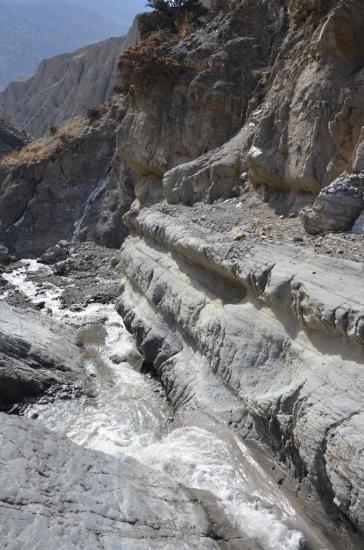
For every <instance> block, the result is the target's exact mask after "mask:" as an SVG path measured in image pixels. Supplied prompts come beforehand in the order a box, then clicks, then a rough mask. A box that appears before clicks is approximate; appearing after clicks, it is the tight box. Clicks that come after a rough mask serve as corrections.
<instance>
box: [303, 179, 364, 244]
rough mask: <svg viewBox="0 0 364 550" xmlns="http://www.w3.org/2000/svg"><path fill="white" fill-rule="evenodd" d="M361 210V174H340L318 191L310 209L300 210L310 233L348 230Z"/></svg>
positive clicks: (363, 206)
mask: <svg viewBox="0 0 364 550" xmlns="http://www.w3.org/2000/svg"><path fill="white" fill-rule="evenodd" d="M363 209H364V172H359V173H358V174H343V175H342V176H340V177H339V178H337V179H336V180H335V181H334V182H333V183H331V184H330V185H328V186H327V187H324V189H322V191H320V193H319V195H318V196H317V198H316V200H315V203H314V205H313V208H307V209H304V210H303V211H302V219H303V224H304V227H305V229H306V231H307V232H308V233H311V234H316V233H327V232H330V231H341V232H343V231H350V229H352V227H353V225H354V224H355V222H356V220H358V218H359V216H360V214H361V212H362V210H363ZM359 223H360V222H358V225H359ZM358 232H359V231H358Z"/></svg>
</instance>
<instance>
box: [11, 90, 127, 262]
mask: <svg viewBox="0 0 364 550" xmlns="http://www.w3.org/2000/svg"><path fill="white" fill-rule="evenodd" d="M124 112H125V108H124V102H123V100H122V99H120V100H115V102H114V103H112V104H111V105H109V106H108V107H107V108H105V109H104V112H103V114H102V115H101V117H100V118H99V119H98V120H96V121H95V122H93V123H90V122H89V121H88V120H87V119H86V118H84V117H76V118H75V119H71V120H70V121H69V122H68V123H67V124H66V125H65V126H63V127H61V128H60V129H59V130H58V131H57V133H56V134H55V136H52V137H50V138H44V139H41V140H38V141H35V142H34V143H33V144H32V145H30V146H29V147H28V148H26V149H24V150H23V151H22V152H21V154H20V153H19V155H18V156H15V157H14V159H12V160H11V162H10V161H9V162H5V161H4V162H3V163H0V193H1V201H0V240H1V241H2V242H4V243H5V244H6V246H7V247H8V248H9V250H10V252H11V253H14V254H16V255H18V256H19V257H24V256H25V257H34V256H38V255H40V254H41V253H43V252H44V251H45V250H46V249H47V248H49V247H50V246H52V245H55V244H56V243H57V242H59V241H60V240H62V239H72V238H77V239H78V240H87V239H93V240H94V241H96V242H99V243H101V244H103V245H106V246H118V245H120V242H121V241H122V239H123V236H124V234H125V228H123V225H122V220H121V218H122V214H123V213H124V212H125V210H126V209H127V207H128V205H129V204H130V202H131V201H132V198H133V191H132V188H131V189H129V187H130V184H129V182H128V177H129V176H128V171H127V170H126V169H125V167H124V168H123V167H122V166H120V165H119V163H118V164H117V169H115V170H112V167H111V163H112V157H113V154H114V149H115V128H116V126H117V120H118V119H120V117H122V116H123V113H124ZM129 193H130V195H131V196H129Z"/></svg>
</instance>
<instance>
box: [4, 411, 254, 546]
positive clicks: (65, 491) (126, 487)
mask: <svg viewBox="0 0 364 550" xmlns="http://www.w3.org/2000/svg"><path fill="white" fill-rule="evenodd" d="M50 457H51V458H50ZM0 462H1V471H0V501H1V502H2V507H1V526H0V535H1V540H2V544H3V545H4V548H7V547H9V548H10V547H12V548H20V547H21V546H23V545H24V544H26V545H29V546H30V547H35V546H37V547H38V548H39V549H40V550H46V549H48V548H49V547H50V546H49V545H50V540H51V541H52V542H51V547H52V548H62V547H63V548H82V547H83V548H105V549H106V548H107V549H110V550H111V549H112V548H121V547H122V548H123V549H125V550H136V549H142V548H152V549H155V550H157V549H159V548H162V547H163V548H166V549H170V550H172V549H176V548H180V549H181V550H182V549H186V550H187V549H196V550H197V549H198V550H218V549H219V548H220V546H219V544H218V542H217V541H216V540H214V539H215V536H214V533H213V530H212V528H211V525H210V522H209V518H208V516H207V514H206V512H205V511H204V510H203V508H202V507H201V505H200V504H199V503H198V502H197V501H196V499H194V498H193V497H192V496H191V495H189V494H188V493H187V491H186V490H184V489H183V487H181V486H180V485H178V484H177V483H176V482H175V481H173V479H171V478H170V477H168V476H167V475H165V474H162V473H158V472H156V471H154V470H152V469H151V468H147V467H145V466H142V465H141V464H139V463H138V462H137V461H136V460H133V459H132V458H129V457H125V458H121V459H116V458H114V457H112V456H109V455H106V454H103V453H99V452H96V451H90V450H86V449H83V448H82V447H79V446H78V445H75V444H74V443H72V442H70V441H69V440H66V439H64V438H61V437H59V436H57V435H56V434H55V433H54V432H51V431H49V430H47V429H45V428H44V427H42V425H41V424H39V423H36V422H35V421H32V420H26V419H20V418H16V417H13V416H11V417H9V416H7V415H4V414H1V413H0ZM246 548H251V549H252V550H254V548H255V546H254V545H251V546H247V547H246Z"/></svg>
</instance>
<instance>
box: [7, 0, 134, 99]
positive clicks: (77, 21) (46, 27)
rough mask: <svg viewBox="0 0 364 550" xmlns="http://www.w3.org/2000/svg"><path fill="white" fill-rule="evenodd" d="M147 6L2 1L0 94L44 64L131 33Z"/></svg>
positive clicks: (88, 0) (92, 0)
mask: <svg viewBox="0 0 364 550" xmlns="http://www.w3.org/2000/svg"><path fill="white" fill-rule="evenodd" d="M144 6H145V1H144V0H120V1H118V0H57V1H55V0H0V90H1V89H2V88H4V87H5V86H6V85H7V84H8V83H9V82H10V81H12V80H16V79H18V78H20V77H23V76H26V75H30V74H32V73H33V72H34V71H35V70H36V68H37V66H38V64H39V63H40V62H41V61H42V60H43V59H46V58H49V57H53V56H55V55H58V54H60V53H64V52H71V51H73V50H75V49H77V48H80V47H82V46H86V45H88V44H92V43H95V42H99V41H101V40H104V39H106V38H109V37H111V36H120V35H122V34H125V33H126V32H127V29H128V28H129V25H130V24H131V21H132V19H133V16H134V15H135V14H136V13H137V12H138V11H142V10H143V9H145V8H144Z"/></svg>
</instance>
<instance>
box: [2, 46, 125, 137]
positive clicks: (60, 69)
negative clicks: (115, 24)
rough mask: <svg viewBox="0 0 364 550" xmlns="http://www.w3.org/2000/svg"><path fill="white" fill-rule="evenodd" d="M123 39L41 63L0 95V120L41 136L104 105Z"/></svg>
mask: <svg viewBox="0 0 364 550" xmlns="http://www.w3.org/2000/svg"><path fill="white" fill-rule="evenodd" d="M124 43H125V38H123V37H122V38H110V39H108V40H105V41H104V42H100V43H99V44H94V45H92V46H88V47H86V48H82V49H80V50H77V51H76V52H73V53H71V54H63V55H59V56H57V57H53V58H51V59H47V60H45V61H42V63H41V64H40V65H39V68H38V70H37V72H36V73H35V74H34V75H32V76H30V77H29V78H26V79H23V80H19V81H16V82H12V83H11V84H9V86H8V87H7V88H6V90H4V92H2V93H1V94H0V117H3V118H5V119H6V120H9V121H10V122H11V123H12V124H14V125H15V126H17V127H19V128H23V129H24V130H26V131H27V132H29V133H30V134H32V135H34V136H41V135H42V134H44V133H45V132H47V131H48V130H49V128H51V126H55V125H57V124H59V123H61V122H62V121H64V120H65V119H67V118H70V117H71V116H73V115H76V114H80V113H83V112H85V111H86V110H87V108H88V107H91V106H94V105H96V104H102V103H104V102H105V101H106V100H107V99H108V98H109V97H110V96H111V94H112V93H113V87H114V86H115V84H116V61H117V58H118V56H119V55H120V53H121V51H122V48H123V45H124Z"/></svg>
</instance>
